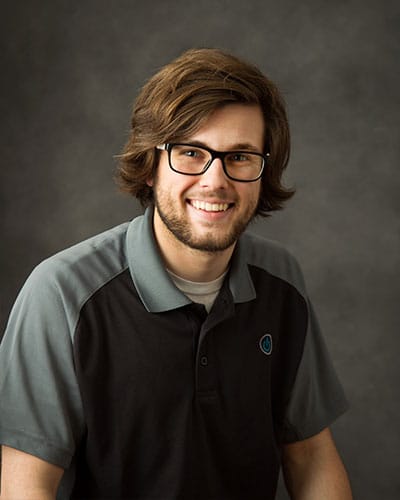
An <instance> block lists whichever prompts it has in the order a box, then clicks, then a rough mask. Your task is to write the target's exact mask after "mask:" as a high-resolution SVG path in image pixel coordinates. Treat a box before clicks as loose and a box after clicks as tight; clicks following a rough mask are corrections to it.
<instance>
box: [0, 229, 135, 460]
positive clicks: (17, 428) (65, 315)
mask: <svg viewBox="0 0 400 500" xmlns="http://www.w3.org/2000/svg"><path fill="white" fill-rule="evenodd" d="M126 227H127V224H122V225H120V226H118V227H116V228H114V229H112V230H110V231H107V232H105V233H102V234H100V235H98V236H95V237H94V238H90V239H89V240H86V241H84V242H82V243H79V244H78V245H75V246H73V247H71V248H69V249H67V250H64V251H62V252H60V253H58V254H56V255H54V256H53V257H51V258H50V259H47V260H45V261H43V262H42V263H41V264H40V265H39V266H37V267H36V268H35V269H34V271H33V272H32V274H31V275H30V277H29V278H28V280H27V281H26V283H25V285H24V286H23V288H22V290H21V292H20V293H19V296H18V298H17V300H16V302H15V304H14V307H13V310H12V312H11V315H10V318H9V321H8V325H7V329H6V332H5V335H4V338H3V340H2V343H1V346H0V367H1V369H0V442H1V443H2V444H4V445H7V446H10V447H13V448H16V449H20V450H23V451H25V452H27V453H30V454H32V455H35V456H37V457H39V458H42V459H44V460H47V461H49V462H51V463H54V464H56V465H59V466H61V467H64V468H67V467H68V466H69V464H70V462H71V459H72V457H73V454H74V451H75V447H76V444H77V443H78V442H79V440H80V437H81V435H82V433H83V431H84V428H85V420H84V414H83V408H82V403H81V397H80V392H79V387H78V384H77V381H76V376H75V369H74V358H73V352H72V350H73V336H74V331H75V327H76V323H77V321H78V319H79V312H80V309H81V307H82V305H83V304H84V303H85V302H86V300H87V299H88V298H89V297H90V296H91V295H92V294H93V293H94V292H95V291H96V290H97V289H99V288H100V287H101V286H103V285H104V284H105V283H107V282H108V281H109V280H110V279H112V278H113V277H114V276H116V275H118V274H119V273H120V272H122V271H123V270H124V269H126V267H127V263H126V259H125V256H124V248H125V247H124V245H125V233H126Z"/></svg>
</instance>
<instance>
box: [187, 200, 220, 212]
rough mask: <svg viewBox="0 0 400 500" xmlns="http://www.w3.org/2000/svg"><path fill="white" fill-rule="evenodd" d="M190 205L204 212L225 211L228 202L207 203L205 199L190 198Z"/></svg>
mask: <svg viewBox="0 0 400 500" xmlns="http://www.w3.org/2000/svg"><path fill="white" fill-rule="evenodd" d="M189 203H190V204H191V205H192V207H194V208H196V209H197V210H204V211H205V212H225V211H226V210H228V208H229V203H208V202H207V201H200V200H190V202H189Z"/></svg>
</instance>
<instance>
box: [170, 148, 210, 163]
mask: <svg viewBox="0 0 400 500" xmlns="http://www.w3.org/2000/svg"><path fill="white" fill-rule="evenodd" d="M174 153H175V154H177V155H178V156H179V157H181V158H191V159H193V160H202V159H204V157H205V156H206V154H207V153H206V152H205V151H203V150H202V149H201V148H196V147H193V146H180V145H176V146H174Z"/></svg>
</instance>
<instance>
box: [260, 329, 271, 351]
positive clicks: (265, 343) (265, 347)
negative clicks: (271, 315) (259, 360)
mask: <svg viewBox="0 0 400 500" xmlns="http://www.w3.org/2000/svg"><path fill="white" fill-rule="evenodd" d="M259 345H260V349H261V350H262V352H263V353H264V354H266V355H267V356H269V355H270V354H271V352H272V337H271V335H270V334H269V333H267V334H266V335H264V336H263V337H261V338H260V343H259Z"/></svg>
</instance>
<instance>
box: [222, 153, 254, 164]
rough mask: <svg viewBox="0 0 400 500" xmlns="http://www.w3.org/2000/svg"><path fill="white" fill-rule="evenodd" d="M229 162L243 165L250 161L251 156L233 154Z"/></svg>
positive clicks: (229, 157)
mask: <svg viewBox="0 0 400 500" xmlns="http://www.w3.org/2000/svg"><path fill="white" fill-rule="evenodd" d="M227 159H228V161H229V162H233V163H243V162H248V161H249V160H250V156H249V155H248V154H246V153H231V154H230V155H229V156H228V158H227Z"/></svg>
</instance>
